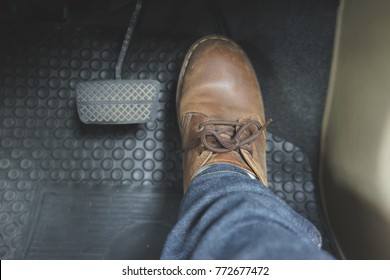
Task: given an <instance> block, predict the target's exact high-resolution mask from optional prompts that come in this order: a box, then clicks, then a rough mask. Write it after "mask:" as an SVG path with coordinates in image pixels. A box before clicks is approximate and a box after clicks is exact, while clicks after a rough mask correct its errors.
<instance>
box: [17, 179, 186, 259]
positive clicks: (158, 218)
mask: <svg viewBox="0 0 390 280" xmlns="http://www.w3.org/2000/svg"><path fill="white" fill-rule="evenodd" d="M180 198H181V195H180V194H179V193H177V192H169V191H166V190H165V189H164V188H162V187H160V186H138V187H133V186H124V185H122V186H116V187H104V186H90V187H86V186H84V185H82V186H57V187H56V188H53V187H51V186H45V187H42V188H39V191H38V195H37V199H36V200H37V203H38V204H37V207H36V209H35V211H34V214H33V216H32V218H31V222H30V224H31V229H30V230H29V234H28V235H27V236H26V237H27V240H26V241H25V245H24V246H23V251H22V258H26V259H123V260H125V259H132V260H140V259H142V260H143V259H159V257H160V254H161V249H162V246H163V244H164V241H165V238H166V236H167V235H168V233H169V231H170V229H171V227H172V226H173V224H174V222H175V221H176V217H177V210H178V206H179V202H180Z"/></svg>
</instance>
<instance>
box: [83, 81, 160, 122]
mask: <svg viewBox="0 0 390 280" xmlns="http://www.w3.org/2000/svg"><path fill="white" fill-rule="evenodd" d="M159 90H160V83H159V82H157V81H153V80H133V81H126V80H112V81H93V82H86V83H79V84H78V85H77V111H78V113H79V116H80V120H81V121H82V122H83V123H86V124H131V123H144V122H149V121H152V120H154V119H155V118H156V114H157V105H158V92H159Z"/></svg>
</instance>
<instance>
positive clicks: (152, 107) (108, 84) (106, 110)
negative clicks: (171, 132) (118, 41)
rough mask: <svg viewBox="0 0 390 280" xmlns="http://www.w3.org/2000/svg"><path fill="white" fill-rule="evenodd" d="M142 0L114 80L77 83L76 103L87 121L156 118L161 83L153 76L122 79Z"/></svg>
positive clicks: (120, 54)
mask: <svg viewBox="0 0 390 280" xmlns="http://www.w3.org/2000/svg"><path fill="white" fill-rule="evenodd" d="M141 8H142V0H137V3H136V7H135V10H134V12H133V14H132V16H131V19H130V24H129V27H128V29H127V32H126V35H125V39H124V41H123V44H122V49H121V51H120V53H119V57H118V62H117V65H116V67H115V80H107V81H89V82H82V83H78V85H77V87H76V105H77V111H78V114H79V117H80V120H81V121H82V122H83V123H86V124H134V123H145V122H150V121H152V120H154V119H155V118H156V115H157V105H158V93H159V91H160V83H159V82H158V81H155V80H121V74H122V73H121V72H122V68H123V62H124V60H125V58H126V54H127V50H128V48H129V44H130V40H131V36H132V34H133V30H134V27H135V24H136V22H137V19H138V15H139V13H140V11H141Z"/></svg>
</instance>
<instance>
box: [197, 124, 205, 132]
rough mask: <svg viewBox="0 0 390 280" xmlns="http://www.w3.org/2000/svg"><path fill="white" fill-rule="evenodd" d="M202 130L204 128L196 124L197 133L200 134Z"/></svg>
mask: <svg viewBox="0 0 390 280" xmlns="http://www.w3.org/2000/svg"><path fill="white" fill-rule="evenodd" d="M203 129H204V126H201V124H198V125H197V127H196V131H197V132H200V131H202V130H203Z"/></svg>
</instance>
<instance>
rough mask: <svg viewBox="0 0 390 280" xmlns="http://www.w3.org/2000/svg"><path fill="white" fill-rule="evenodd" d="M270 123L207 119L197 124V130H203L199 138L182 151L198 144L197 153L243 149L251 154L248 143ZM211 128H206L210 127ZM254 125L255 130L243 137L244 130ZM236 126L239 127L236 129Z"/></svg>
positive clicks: (258, 135)
mask: <svg viewBox="0 0 390 280" xmlns="http://www.w3.org/2000/svg"><path fill="white" fill-rule="evenodd" d="M271 123H272V120H268V121H266V122H265V124H264V125H262V124H261V123H260V122H258V121H256V120H250V121H248V122H246V123H242V122H236V121H225V120H209V121H205V122H202V123H200V124H199V125H198V130H200V131H201V130H204V131H203V132H202V133H201V134H200V136H199V138H197V139H195V140H194V141H193V142H192V143H191V144H190V145H188V147H186V148H185V149H184V151H188V150H191V149H193V148H195V147H197V146H199V145H201V146H202V147H201V148H200V150H199V154H201V153H203V152H204V151H205V150H208V151H211V152H213V153H227V152H232V151H238V150H240V149H244V150H246V151H248V152H249V153H250V154H253V150H252V148H251V146H250V144H251V143H252V142H254V141H256V140H258V139H259V138H260V137H261V134H262V132H263V131H264V130H265V129H266V128H267V127H268V126H269V125H270V124H271ZM210 125H212V128H206V127H210ZM252 126H256V127H257V132H256V133H253V134H251V135H249V136H246V137H243V134H244V133H245V131H247V130H248V129H249V128H250V127H252ZM237 128H239V129H238V130H237Z"/></svg>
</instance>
